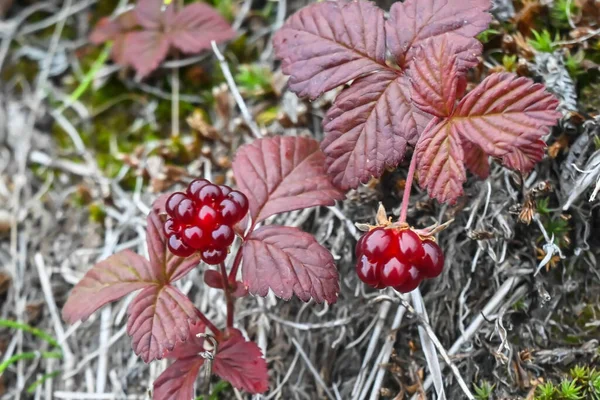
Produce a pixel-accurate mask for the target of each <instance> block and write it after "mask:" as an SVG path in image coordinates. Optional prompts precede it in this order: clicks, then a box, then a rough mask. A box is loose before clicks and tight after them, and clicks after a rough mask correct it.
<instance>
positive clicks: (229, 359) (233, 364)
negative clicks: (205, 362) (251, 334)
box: [213, 329, 269, 393]
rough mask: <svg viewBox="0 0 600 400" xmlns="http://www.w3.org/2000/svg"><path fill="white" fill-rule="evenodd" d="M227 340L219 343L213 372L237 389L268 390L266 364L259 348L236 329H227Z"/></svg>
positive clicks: (250, 390)
mask: <svg viewBox="0 0 600 400" xmlns="http://www.w3.org/2000/svg"><path fill="white" fill-rule="evenodd" d="M227 334H228V335H229V338H228V339H227V340H225V341H224V342H223V343H219V347H218V348H217V356H216V357H215V360H214V365H213V372H214V373H215V374H216V375H218V376H220V377H221V378H222V379H224V380H226V381H227V382H229V383H231V384H232V385H233V386H234V387H236V388H238V389H242V390H245V391H247V392H250V393H264V392H266V391H267V389H268V388H269V375H268V373H267V362H266V361H265V359H264V358H263V356H262V352H261V351H260V348H259V347H258V346H257V345H256V343H254V342H249V341H247V340H246V339H244V337H243V336H242V333H241V332H240V331H238V330H237V329H228V331H227Z"/></svg>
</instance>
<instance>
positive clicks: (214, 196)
mask: <svg viewBox="0 0 600 400" xmlns="http://www.w3.org/2000/svg"><path fill="white" fill-rule="evenodd" d="M222 198H223V193H221V189H219V187H218V186H217V185H213V184H212V183H209V184H208V185H205V186H204V187H202V189H200V191H199V192H198V196H197V199H198V201H199V202H200V203H202V204H207V205H212V204H214V203H216V202H218V201H219V200H221V199H222Z"/></svg>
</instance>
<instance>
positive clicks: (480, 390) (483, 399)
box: [473, 380, 496, 400]
mask: <svg viewBox="0 0 600 400" xmlns="http://www.w3.org/2000/svg"><path fill="white" fill-rule="evenodd" d="M495 387H496V385H491V384H490V383H489V382H488V381H484V380H482V381H481V382H480V383H479V385H477V384H473V390H474V391H475V398H476V399H477V400H489V399H491V398H492V394H493V393H494V388H495Z"/></svg>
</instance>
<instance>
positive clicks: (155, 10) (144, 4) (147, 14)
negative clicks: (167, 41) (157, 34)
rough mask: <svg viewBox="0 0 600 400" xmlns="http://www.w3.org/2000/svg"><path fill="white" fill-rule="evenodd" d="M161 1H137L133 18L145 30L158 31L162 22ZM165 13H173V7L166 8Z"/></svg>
mask: <svg viewBox="0 0 600 400" xmlns="http://www.w3.org/2000/svg"><path fill="white" fill-rule="evenodd" d="M163 3H164V1H163V0H138V1H137V3H136V5H135V9H134V12H135V16H136V18H137V20H138V22H139V23H140V25H142V26H143V27H144V28H145V29H147V30H159V29H160V28H161V25H162V22H163V12H162V6H163ZM167 12H171V13H172V12H173V6H172V5H171V6H169V7H167Z"/></svg>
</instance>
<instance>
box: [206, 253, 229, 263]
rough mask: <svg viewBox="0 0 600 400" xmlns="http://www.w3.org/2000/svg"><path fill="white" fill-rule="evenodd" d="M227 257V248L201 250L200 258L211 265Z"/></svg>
mask: <svg viewBox="0 0 600 400" xmlns="http://www.w3.org/2000/svg"><path fill="white" fill-rule="evenodd" d="M226 258H227V249H208V250H204V251H203V252H202V260H203V261H204V262H205V263H207V264H211V265H216V264H220V263H222V262H223V261H225V259H226Z"/></svg>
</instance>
